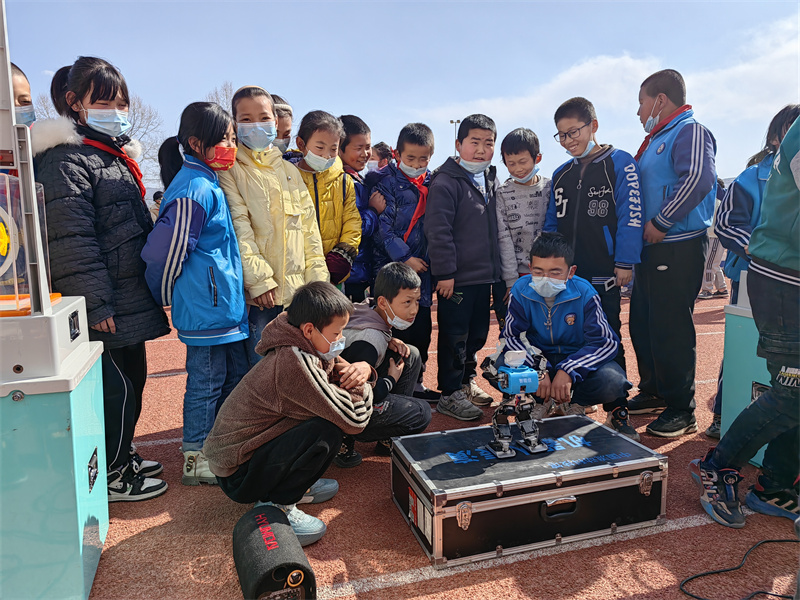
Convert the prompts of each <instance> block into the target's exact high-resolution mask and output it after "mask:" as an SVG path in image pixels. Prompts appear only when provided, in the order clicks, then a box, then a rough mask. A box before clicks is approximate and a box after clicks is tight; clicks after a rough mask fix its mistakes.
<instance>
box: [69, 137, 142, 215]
mask: <svg viewBox="0 0 800 600" xmlns="http://www.w3.org/2000/svg"><path fill="white" fill-rule="evenodd" d="M83 143H84V144H86V145H87V146H94V147H95V148H98V149H99V150H105V151H106V152H108V153H109V154H113V155H114V156H118V157H120V158H121V159H122V160H124V161H125V165H126V166H127V167H128V170H129V171H130V172H131V175H133V178H134V179H135V180H136V185H138V186H139V191H140V192H141V193H142V204H145V206H147V204H146V203H145V201H144V196H145V193H146V189H145V187H144V183H142V170H141V169H140V168H139V163H137V162H136V161H135V160H133V159H132V158H131V157H130V156H128V155H127V153H126V152H125V149H124V148H123V149H122V150H117V149H116V148H112V147H111V146H108V145H107V144H104V143H103V142H98V141H97V140H90V139H89V138H83Z"/></svg>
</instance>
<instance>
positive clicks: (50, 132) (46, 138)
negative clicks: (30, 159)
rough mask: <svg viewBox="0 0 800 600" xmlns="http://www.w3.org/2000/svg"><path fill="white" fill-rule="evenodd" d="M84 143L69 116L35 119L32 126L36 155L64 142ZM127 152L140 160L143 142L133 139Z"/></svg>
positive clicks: (34, 153)
mask: <svg viewBox="0 0 800 600" xmlns="http://www.w3.org/2000/svg"><path fill="white" fill-rule="evenodd" d="M82 143H83V136H82V135H81V134H80V133H78V127H77V124H76V123H75V121H73V120H72V119H69V118H67V117H58V118H57V119H44V120H42V121H35V122H34V124H33V126H32V127H31V151H32V152H33V155H34V156H37V155H39V154H41V153H42V152H46V151H47V150H50V149H51V148H55V147H56V146H60V145H62V144H64V145H67V146H79V145H81V144H82ZM125 152H126V153H127V154H128V156H130V157H131V158H132V159H134V160H138V159H139V157H140V156H141V155H142V144H141V143H140V142H139V140H131V141H130V142H128V143H127V144H125Z"/></svg>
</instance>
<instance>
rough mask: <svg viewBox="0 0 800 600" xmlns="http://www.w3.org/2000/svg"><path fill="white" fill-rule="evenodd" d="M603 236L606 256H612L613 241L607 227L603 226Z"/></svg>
mask: <svg viewBox="0 0 800 600" xmlns="http://www.w3.org/2000/svg"><path fill="white" fill-rule="evenodd" d="M603 236H604V237H605V238H606V248H607V249H608V255H609V256H614V240H613V239H611V232H610V231H609V229H608V225H603Z"/></svg>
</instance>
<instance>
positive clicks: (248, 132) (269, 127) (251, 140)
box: [236, 121, 277, 152]
mask: <svg viewBox="0 0 800 600" xmlns="http://www.w3.org/2000/svg"><path fill="white" fill-rule="evenodd" d="M276 134H277V129H276V128H275V121H266V122H263V123H237V124H236V137H237V138H239V141H240V142H242V143H243V144H244V145H245V146H247V147H248V148H250V150H252V151H253V152H263V151H264V150H266V149H267V148H269V146H270V144H272V142H273V140H274V139H275V135H276Z"/></svg>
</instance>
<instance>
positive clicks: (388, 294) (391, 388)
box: [334, 262, 431, 468]
mask: <svg viewBox="0 0 800 600" xmlns="http://www.w3.org/2000/svg"><path fill="white" fill-rule="evenodd" d="M419 300H420V279H419V276H418V275H417V274H416V273H415V272H414V270H413V269H412V268H411V267H409V266H408V265H404V264H403V263H399V262H393V263H389V264H387V265H385V266H384V267H383V268H381V270H380V271H378V274H377V276H376V278H375V284H374V286H373V298H369V299H367V300H366V301H364V302H361V303H359V304H356V306H355V312H354V313H353V316H352V318H351V319H350V322H349V323H348V325H347V329H345V332H344V335H345V338H346V339H347V342H346V344H345V349H344V351H343V352H342V358H344V359H345V360H347V361H348V362H350V363H351V364H354V365H357V364H363V363H366V364H368V365H369V366H371V367H373V368H374V369H375V370H376V371H377V373H378V382H377V383H376V384H375V388H374V390H373V413H372V418H371V419H370V422H369V425H367V427H366V428H365V429H364V431H363V432H361V433H359V434H358V435H355V436H354V437H351V436H345V439H344V442H343V443H342V448H341V451H340V452H339V455H338V456H337V457H336V459H335V460H334V462H335V463H336V464H337V465H338V466H340V467H344V468H347V467H356V466H358V465H359V464H361V454H360V453H359V452H357V451H356V450H355V441H359V442H377V444H376V446H375V453H376V454H379V455H382V456H388V455H389V453H390V450H391V442H390V438H392V437H395V436H401V435H412V434H415V433H420V432H422V431H424V430H425V428H426V427H427V426H428V423H430V421H431V409H430V407H429V406H428V403H427V402H425V401H424V400H420V399H418V398H414V397H413V396H412V393H413V391H414V384H415V383H416V382H417V379H418V377H419V373H420V370H421V368H422V363H421V361H420V356H419V351H418V350H417V349H416V348H415V347H414V346H410V345H406V344H405V343H404V342H402V341H401V340H400V339H398V338H397V337H395V331H397V332H402V331H404V330H408V328H410V327H412V326H413V323H414V322H415V320H416V319H417V318H418V314H417V311H418V310H419Z"/></svg>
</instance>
